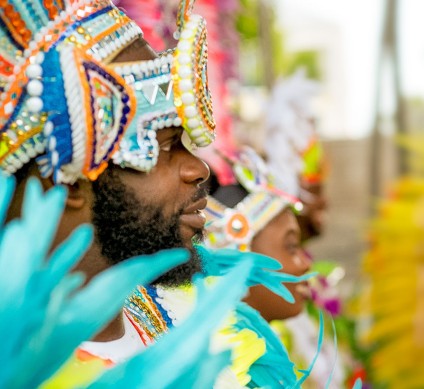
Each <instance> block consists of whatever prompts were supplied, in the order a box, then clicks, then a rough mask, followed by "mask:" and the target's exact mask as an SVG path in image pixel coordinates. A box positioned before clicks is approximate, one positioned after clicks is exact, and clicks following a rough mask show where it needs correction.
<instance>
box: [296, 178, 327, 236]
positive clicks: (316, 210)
mask: <svg viewBox="0 0 424 389" xmlns="http://www.w3.org/2000/svg"><path fill="white" fill-rule="evenodd" d="M300 187H301V189H302V193H301V195H300V199H301V200H302V203H303V205H304V208H303V211H302V213H301V214H300V215H299V216H298V221H299V225H300V229H301V231H302V241H303V242H305V241H307V240H309V239H311V238H314V237H317V236H320V235H321V234H322V231H323V227H324V217H325V212H326V210H327V199H326V197H325V195H324V191H323V187H322V183H310V182H307V181H306V180H300Z"/></svg>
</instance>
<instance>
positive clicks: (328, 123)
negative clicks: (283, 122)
mask: <svg viewBox="0 0 424 389" xmlns="http://www.w3.org/2000/svg"><path fill="white" fill-rule="evenodd" d="M117 3H118V5H120V6H122V7H123V8H125V9H126V11H127V12H128V13H129V14H130V15H131V17H133V18H135V19H136V20H137V21H138V22H139V24H140V25H142V26H143V30H144V32H145V35H146V38H147V40H148V42H149V43H151V45H152V47H154V48H155V49H157V50H164V49H167V48H171V47H174V46H175V43H176V41H175V39H174V37H173V32H174V31H175V16H176V10H177V6H178V0H155V1H152V0H137V1H133V0H120V1H117ZM195 11H197V12H198V13H199V14H201V15H203V16H204V17H205V18H206V20H207V23H208V33H209V39H208V41H209V65H208V66H209V84H210V89H211V91H212V93H213V98H214V110H215V116H216V120H217V129H218V137H217V141H216V142H215V147H216V148H218V149H220V150H221V151H224V152H231V151H232V150H234V149H235V148H236V147H237V145H240V144H249V145H251V146H253V147H254V148H255V149H256V150H257V151H259V152H260V153H263V154H265V140H266V138H267V136H268V135H267V133H266V131H265V127H266V126H265V123H266V122H267V120H268V119H269V117H270V116H272V115H273V114H274V113H275V111H276V110H278V107H277V109H275V107H274V108H272V109H274V112H273V111H272V109H270V102H272V98H271V96H273V95H272V93H273V91H274V89H275V87H276V85H278V84H279V82H280V81H281V80H282V81H283V82H284V81H286V80H290V79H293V78H296V75H299V74H300V75H301V78H302V79H303V80H306V81H305V82H306V83H303V84H300V85H301V86H302V88H304V89H299V84H294V86H293V87H292V90H291V93H292V95H291V97H292V98H293V100H291V101H289V102H288V105H286V106H285V109H286V108H288V109H289V110H292V111H293V112H295V111H296V110H299V111H302V112H301V113H302V114H303V115H305V117H307V118H308V121H309V122H308V123H309V124H311V123H312V124H313V127H314V131H315V130H316V131H317V132H318V134H319V138H320V140H321V142H322V145H323V149H324V165H325V169H324V174H323V175H322V178H323V181H322V183H323V185H322V188H323V191H324V194H325V197H326V199H327V203H328V208H327V212H326V218H325V219H326V220H325V223H324V230H323V232H322V234H321V235H320V236H318V237H315V238H314V239H311V240H310V241H308V242H307V248H308V250H309V251H310V252H311V253H312V254H313V257H314V258H316V259H318V260H328V261H330V262H333V263H334V264H338V265H340V266H341V268H342V269H344V274H345V276H344V278H343V280H342V281H341V282H340V284H339V285H338V291H339V293H340V295H341V296H342V297H343V300H344V303H345V310H344V314H345V315H347V316H348V317H349V320H347V321H345V322H344V325H345V326H344V329H345V330H346V331H344V332H343V331H342V332H341V333H340V334H339V336H340V337H341V338H342V339H341V340H346V339H347V338H349V339H348V341H349V343H350V355H351V356H353V357H354V358H353V359H356V360H360V361H361V364H359V365H358V366H359V368H358V369H356V368H353V373H354V374H353V375H354V376H355V377H361V378H363V379H364V381H365V382H366V383H367V385H364V388H365V387H373V388H382V389H383V388H384V389H386V388H396V389H398V388H400V389H408V388H411V389H422V388H424V373H422V372H421V371H422V364H424V335H423V334H424V303H423V301H424V181H423V172H424V169H423V167H424V137H423V136H422V134H423V133H424V131H423V130H424V128H423V127H424V120H423V119H424V76H423V69H424V23H423V21H422V20H423V15H424V2H423V1H422V0H402V1H400V0H373V1H369V0H197V2H196V4H195ZM297 98H298V100H297V101H296V99H297ZM299 101H300V102H301V103H304V104H300V105H297V106H295V105H296V104H295V103H299ZM286 103H287V101H286ZM290 104H292V105H290ZM281 109H283V108H281ZM203 156H204V157H205V159H206V160H207V161H208V162H209V164H210V165H211V167H212V168H213V169H214V170H215V171H216V172H217V173H219V174H218V175H219V179H220V181H221V183H222V184H228V183H231V182H232V180H233V177H232V176H231V173H230V172H229V171H228V170H229V169H228V166H227V167H226V166H224V165H225V164H224V165H223V164H222V158H217V157H216V155H215V154H214V153H213V152H208V151H206V154H204V155H203ZM342 273H343V271H342ZM337 274H338V277H339V276H340V275H341V273H340V272H338V273H337ZM338 324H340V322H339V323H338ZM342 324H343V323H342ZM347 334H348V335H347ZM399 356H401V358H399ZM352 383H353V381H352V382H351V384H350V385H346V387H352V385H353V384H352ZM370 383H372V386H369V385H368V384H370Z"/></svg>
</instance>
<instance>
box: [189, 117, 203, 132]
mask: <svg viewBox="0 0 424 389" xmlns="http://www.w3.org/2000/svg"><path fill="white" fill-rule="evenodd" d="M199 124H200V122H199V120H198V119H190V120H189V121H187V125H188V126H189V128H191V129H193V130H194V129H195V128H197V127H199Z"/></svg>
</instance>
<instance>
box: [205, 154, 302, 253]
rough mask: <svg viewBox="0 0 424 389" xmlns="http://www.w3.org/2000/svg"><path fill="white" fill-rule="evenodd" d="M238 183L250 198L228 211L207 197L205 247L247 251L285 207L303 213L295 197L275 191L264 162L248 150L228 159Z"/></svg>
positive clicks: (300, 204)
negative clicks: (258, 235) (254, 238)
mask: <svg viewBox="0 0 424 389" xmlns="http://www.w3.org/2000/svg"><path fill="white" fill-rule="evenodd" d="M230 162H231V164H232V166H233V171H234V174H235V176H236V178H237V180H238V182H239V183H240V184H241V185H242V186H243V187H244V188H245V189H246V190H247V191H248V192H249V195H248V196H247V197H245V198H244V199H243V200H242V201H240V202H239V203H238V204H236V206H235V207H233V208H228V207H226V206H225V205H224V204H222V203H220V202H219V201H218V200H216V199H215V198H213V197H209V199H208V206H207V208H206V210H205V214H206V219H207V223H206V229H207V237H206V241H205V242H206V245H207V246H208V247H213V248H235V249H238V250H243V251H244V250H249V249H250V244H251V241H252V239H253V237H254V236H255V235H256V234H257V233H258V232H259V231H261V230H262V229H263V228H264V227H265V226H266V225H267V224H268V223H269V222H270V221H271V220H272V219H273V218H274V217H275V216H277V214H278V213H279V212H281V211H282V210H283V209H284V208H286V207H292V208H293V209H294V210H295V211H301V210H302V207H303V206H302V203H301V202H300V201H299V200H298V199H296V198H295V197H293V196H291V195H289V194H287V193H285V192H283V191H281V190H279V189H277V188H276V187H275V186H274V184H273V182H272V181H273V179H272V177H271V176H270V174H269V172H268V168H267V165H266V163H265V161H264V160H263V159H262V158H261V157H260V156H259V155H257V154H256V152H255V151H254V150H252V149H251V148H249V147H244V148H243V149H242V151H241V152H240V153H239V155H238V156H237V159H232V160H230Z"/></svg>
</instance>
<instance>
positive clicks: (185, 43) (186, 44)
mask: <svg viewBox="0 0 424 389" xmlns="http://www.w3.org/2000/svg"><path fill="white" fill-rule="evenodd" d="M178 49H179V50H181V51H189V50H190V49H191V44H190V42H189V41H180V43H178Z"/></svg>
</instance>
